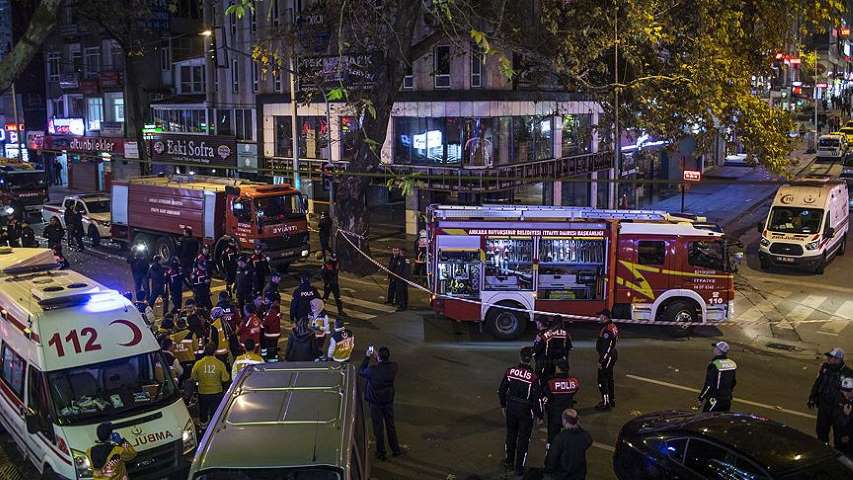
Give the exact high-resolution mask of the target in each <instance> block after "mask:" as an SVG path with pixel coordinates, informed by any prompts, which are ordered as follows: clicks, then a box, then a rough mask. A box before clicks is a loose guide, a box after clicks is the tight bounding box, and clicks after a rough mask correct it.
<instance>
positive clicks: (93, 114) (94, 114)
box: [86, 97, 104, 130]
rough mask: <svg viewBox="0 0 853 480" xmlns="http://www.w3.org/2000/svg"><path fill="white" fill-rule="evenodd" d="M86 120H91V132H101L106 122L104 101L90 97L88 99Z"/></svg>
mask: <svg viewBox="0 0 853 480" xmlns="http://www.w3.org/2000/svg"><path fill="white" fill-rule="evenodd" d="M86 119H87V120H89V130H100V129H101V122H102V121H103V120H104V99H103V98H101V97H89V98H87V99H86Z"/></svg>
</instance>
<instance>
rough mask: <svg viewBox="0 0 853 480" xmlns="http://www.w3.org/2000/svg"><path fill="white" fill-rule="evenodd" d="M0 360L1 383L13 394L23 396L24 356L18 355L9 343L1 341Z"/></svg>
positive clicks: (25, 364)
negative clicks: (0, 356)
mask: <svg viewBox="0 0 853 480" xmlns="http://www.w3.org/2000/svg"><path fill="white" fill-rule="evenodd" d="M0 361H2V362H3V366H2V377H3V383H5V384H6V386H7V387H9V388H10V389H11V390H12V391H13V392H14V393H15V395H16V396H17V397H18V398H20V399H23V398H24V370H25V368H26V366H27V362H26V361H24V358H23V357H22V356H20V355H18V353H17V352H15V351H14V350H12V349H11V348H10V347H9V344H7V343H5V342H4V343H3V353H2V358H0Z"/></svg>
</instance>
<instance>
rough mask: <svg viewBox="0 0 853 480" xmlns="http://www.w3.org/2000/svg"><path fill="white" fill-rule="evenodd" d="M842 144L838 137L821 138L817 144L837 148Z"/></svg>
mask: <svg viewBox="0 0 853 480" xmlns="http://www.w3.org/2000/svg"><path fill="white" fill-rule="evenodd" d="M840 144H841V142H840V141H839V140H838V139H837V138H821V139H820V140H819V141H818V144H817V146H818V147H821V148H836V147H838V146H839V145H840Z"/></svg>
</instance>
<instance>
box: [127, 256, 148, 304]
mask: <svg viewBox="0 0 853 480" xmlns="http://www.w3.org/2000/svg"><path fill="white" fill-rule="evenodd" d="M138 247H139V245H134V246H133V248H131V249H130V255H128V256H127V264H128V265H129V266H130V274H131V276H132V277H133V292H134V294H135V295H136V300H137V301H142V300H143V299H147V298H148V292H147V291H148V288H147V285H146V284H147V283H148V281H147V280H148V268H149V266H150V265H149V264H148V259H147V258H145V250H143V249H141V248H138Z"/></svg>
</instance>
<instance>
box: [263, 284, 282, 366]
mask: <svg viewBox="0 0 853 480" xmlns="http://www.w3.org/2000/svg"><path fill="white" fill-rule="evenodd" d="M267 298H268V300H269V302H270V306H269V308H268V309H267V313H266V314H265V315H264V336H263V339H262V340H261V356H262V357H264V360H266V361H268V362H270V361H272V362H274V361H276V360H278V339H279V337H281V295H279V294H278V292H275V293H272V294H270V295H269V296H268V297H267Z"/></svg>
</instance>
